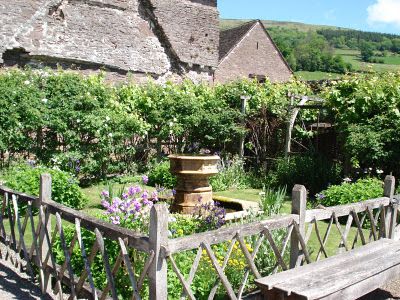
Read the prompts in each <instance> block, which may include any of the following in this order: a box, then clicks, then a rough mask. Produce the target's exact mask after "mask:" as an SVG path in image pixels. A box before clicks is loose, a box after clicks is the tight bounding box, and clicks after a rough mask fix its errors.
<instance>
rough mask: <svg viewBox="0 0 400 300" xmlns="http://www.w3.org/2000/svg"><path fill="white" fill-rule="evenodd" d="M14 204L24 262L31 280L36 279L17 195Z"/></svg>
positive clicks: (13, 200) (14, 196)
mask: <svg viewBox="0 0 400 300" xmlns="http://www.w3.org/2000/svg"><path fill="white" fill-rule="evenodd" d="M12 203H13V208H14V216H15V220H16V221H17V229H18V232H19V242H20V243H21V245H22V250H23V257H24V260H25V262H26V267H27V270H28V273H29V274H30V276H31V278H32V279H34V274H33V270H32V266H31V261H30V259H29V256H28V251H27V250H26V245H25V238H24V233H23V231H22V227H21V220H20V218H19V209H18V204H17V196H16V195H12ZM20 252H21V249H19V250H18V252H17V253H18V254H20Z"/></svg>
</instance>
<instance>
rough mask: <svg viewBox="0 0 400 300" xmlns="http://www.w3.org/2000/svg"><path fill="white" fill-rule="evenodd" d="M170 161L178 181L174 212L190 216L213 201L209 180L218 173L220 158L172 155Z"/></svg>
mask: <svg viewBox="0 0 400 300" xmlns="http://www.w3.org/2000/svg"><path fill="white" fill-rule="evenodd" d="M169 159H170V163H171V172H172V174H174V175H176V176H177V179H178V182H177V187H176V195H175V201H174V205H173V207H172V209H173V211H175V212H180V213H184V214H190V213H192V212H193V211H194V209H195V207H196V206H198V205H201V204H204V203H209V202H212V201H213V200H212V188H211V186H210V183H209V178H210V177H211V176H213V175H216V174H217V173H218V169H217V164H218V161H219V160H220V158H219V157H218V156H201V155H200V156H190V155H170V156H169Z"/></svg>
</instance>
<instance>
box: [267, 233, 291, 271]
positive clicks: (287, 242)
mask: <svg viewBox="0 0 400 300" xmlns="http://www.w3.org/2000/svg"><path fill="white" fill-rule="evenodd" d="M293 228H294V226H293V225H290V226H289V227H288V229H287V233H286V237H285V239H284V240H283V246H282V256H283V257H284V256H285V253H286V249H287V247H288V245H289V241H290V238H291V236H292V232H293ZM278 267H279V263H276V264H275V268H274V270H273V271H272V274H275V273H277V272H278Z"/></svg>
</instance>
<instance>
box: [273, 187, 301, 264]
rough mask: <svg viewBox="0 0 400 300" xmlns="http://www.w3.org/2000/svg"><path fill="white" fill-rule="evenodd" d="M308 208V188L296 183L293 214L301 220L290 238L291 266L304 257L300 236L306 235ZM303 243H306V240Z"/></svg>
mask: <svg viewBox="0 0 400 300" xmlns="http://www.w3.org/2000/svg"><path fill="white" fill-rule="evenodd" d="M306 210H307V190H306V188H305V187H304V186H303V185H295V186H294V188H293V190H292V214H294V215H298V217H299V221H298V222H295V223H296V225H295V232H293V233H292V236H291V239H290V268H295V267H296V266H297V265H298V263H299V262H300V261H301V259H302V257H303V255H302V254H303V253H304V248H303V247H302V249H303V252H302V253H300V238H301V239H302V240H303V237H304V236H305V219H306ZM266 226H268V225H266ZM303 243H304V244H305V242H304V240H303ZM302 246H303V245H302ZM305 251H307V249H306V250H305ZM304 254H305V253H304Z"/></svg>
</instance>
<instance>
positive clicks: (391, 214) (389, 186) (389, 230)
mask: <svg viewBox="0 0 400 300" xmlns="http://www.w3.org/2000/svg"><path fill="white" fill-rule="evenodd" d="M395 185H396V180H395V178H394V176H391V175H388V176H386V178H385V185H384V196H385V197H388V198H389V199H390V201H391V203H390V205H389V206H388V207H387V209H386V220H385V222H386V226H385V228H386V232H385V236H384V237H389V238H391V239H393V238H394V229H395V227H396V220H397V204H395V203H393V202H392V201H393V197H394V191H395V188H396V187H395Z"/></svg>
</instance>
